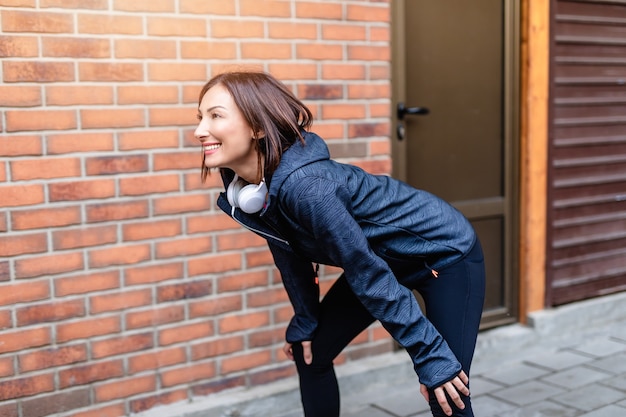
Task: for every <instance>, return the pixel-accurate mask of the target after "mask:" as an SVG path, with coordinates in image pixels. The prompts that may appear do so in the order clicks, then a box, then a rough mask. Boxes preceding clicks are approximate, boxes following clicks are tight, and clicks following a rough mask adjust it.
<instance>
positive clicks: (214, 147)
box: [203, 143, 222, 152]
mask: <svg viewBox="0 0 626 417" xmlns="http://www.w3.org/2000/svg"><path fill="white" fill-rule="evenodd" d="M221 146H222V144H221V143H217V144H213V145H205V146H204V147H203V148H204V151H205V152H212V151H215V150H217V149H219V148H220V147H221Z"/></svg>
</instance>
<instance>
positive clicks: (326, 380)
mask: <svg viewBox="0 0 626 417" xmlns="http://www.w3.org/2000/svg"><path fill="white" fill-rule="evenodd" d="M414 289H415V290H417V291H418V292H419V293H420V295H421V296H422V298H423V299H424V304H425V307H426V317H428V319H429V320H430V321H431V323H432V324H433V325H434V326H435V328H436V329H437V330H438V331H439V333H440V334H441V335H442V336H443V338H444V339H445V340H446V342H447V343H448V345H449V346H450V349H451V350H452V352H454V354H455V355H456V357H457V359H458V360H459V362H460V363H461V366H462V367H463V370H464V371H465V373H466V374H467V375H468V376H469V373H470V372H469V371H470V364H471V362H472V357H473V355H474V347H475V345H476V336H477V334H478V326H479V324H480V318H481V314H482V308H483V302H484V294H485V272H484V263H483V254H482V250H481V248H480V244H479V243H478V242H477V243H476V245H475V246H474V248H473V249H472V251H471V252H470V253H469V254H468V255H467V256H466V257H465V258H463V259H462V260H461V261H459V262H457V263H455V264H454V265H452V266H450V267H448V268H446V269H444V270H441V271H439V277H438V278H427V279H423V280H421V281H420V282H419V283H418V284H417V285H416V287H415V288H414ZM373 321H374V318H373V317H372V316H371V314H370V313H369V312H368V311H367V310H366V309H365V307H363V305H362V304H361V302H360V301H359V300H358V299H357V298H356V296H355V295H354V293H353V292H352V290H351V289H350V287H349V286H348V283H347V282H346V279H345V277H344V276H343V275H342V276H341V277H339V278H338V279H337V281H336V282H335V284H333V286H332V287H331V289H330V290H329V291H328V293H327V294H326V296H325V297H324V299H323V300H322V303H321V309H320V316H319V324H318V328H317V331H316V334H315V339H314V340H313V342H312V351H313V363H312V364H311V365H306V364H305V363H304V361H303V358H302V346H301V345H300V344H297V343H296V344H294V346H293V352H294V357H295V361H296V366H297V369H298V375H299V378H300V394H301V397H302V405H303V407H304V413H305V416H306V417H338V416H339V387H338V385H337V377H336V376H335V371H334V368H333V360H334V359H335V358H336V357H337V355H339V353H341V351H342V350H343V348H344V347H346V346H347V345H348V343H350V341H351V340H352V339H354V338H355V337H356V336H358V335H359V334H360V333H361V332H362V331H363V330H365V329H366V328H367V327H368V326H369V325H370V324H372V323H373ZM415 392H416V393H418V392H419V387H418V385H417V381H416V386H415ZM462 397H464V396H463V395H462ZM463 400H464V402H465V409H464V410H460V409H458V408H457V407H456V406H454V404H452V402H451V401H450V403H451V406H452V409H453V411H454V412H453V415H454V416H465V417H472V416H473V415H474V414H473V412H472V407H471V403H470V399H469V397H464V398H463ZM430 408H431V411H432V413H433V416H436V417H439V416H445V414H444V413H443V411H442V410H441V407H440V406H439V404H438V403H437V400H436V398H435V395H434V393H433V392H432V391H431V392H430Z"/></svg>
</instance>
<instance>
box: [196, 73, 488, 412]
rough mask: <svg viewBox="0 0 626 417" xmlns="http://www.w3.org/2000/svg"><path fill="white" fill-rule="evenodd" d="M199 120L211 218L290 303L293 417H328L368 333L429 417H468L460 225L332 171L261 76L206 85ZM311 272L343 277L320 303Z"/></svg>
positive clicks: (281, 90)
mask: <svg viewBox="0 0 626 417" xmlns="http://www.w3.org/2000/svg"><path fill="white" fill-rule="evenodd" d="M198 111H199V124H198V128H197V129H196V131H195V135H196V138H197V139H198V140H199V141H200V143H201V144H202V147H203V151H204V153H203V155H204V161H203V166H202V178H203V180H204V179H206V175H208V172H209V170H210V169H212V168H219V170H220V173H221V176H222V180H223V183H224V188H225V190H226V192H225V193H221V194H220V197H219V198H218V206H219V207H220V208H221V209H222V210H223V211H224V212H225V213H227V214H228V215H230V216H231V217H232V218H233V219H235V220H236V221H237V222H239V223H240V224H241V225H243V226H245V227H247V228H248V229H249V230H251V231H253V232H255V233H257V234H258V235H259V236H261V237H263V238H265V239H266V240H267V244H268V246H269V249H270V251H271V252H272V255H273V257H274V262H275V264H276V266H277V267H278V269H279V271H280V275H281V278H282V281H283V284H284V286H285V289H286V291H287V294H288V296H289V299H290V301H291V303H292V306H293V309H294V312H295V315H294V317H293V318H292V319H291V321H290V323H289V325H288V327H287V332H286V342H285V344H284V347H283V351H284V353H285V354H286V355H287V357H288V358H290V359H291V360H293V361H295V364H296V369H297V371H298V374H299V376H300V393H301V398H302V404H303V408H304V411H305V415H306V416H307V417H336V416H339V413H340V407H339V387H338V384H337V379H336V376H335V373H334V368H333V361H334V359H335V358H336V357H337V355H339V353H341V351H342V350H343V349H344V347H346V346H347V345H348V344H349V343H350V342H351V341H352V340H353V339H354V338H355V337H356V336H357V335H358V334H360V333H361V332H362V331H363V330H364V329H366V328H367V327H369V326H370V324H372V323H373V322H374V321H375V320H378V321H380V322H381V324H382V325H383V326H384V327H385V329H386V330H387V331H388V332H389V333H390V334H391V335H392V336H393V337H394V339H395V340H396V341H397V342H398V343H399V344H400V345H402V346H403V347H404V348H405V349H406V350H407V352H408V354H409V355H410V357H411V359H412V361H413V366H414V369H415V371H416V373H417V375H418V376H419V379H420V383H421V389H420V391H421V392H422V394H423V395H424V397H425V398H426V399H427V400H428V401H429V402H430V406H431V409H432V412H433V415H437V416H440V415H444V414H445V415H455V416H472V415H473V413H472V408H471V403H470V399H469V389H468V384H469V377H468V375H469V370H470V364H471V361H472V356H473V352H474V346H475V343H476V336H477V333H478V326H479V323H480V317H481V313H482V307H483V301H484V279H485V276H484V262H483V256H482V250H481V246H480V243H479V241H478V239H477V237H476V234H475V233H474V230H473V229H472V226H471V225H470V223H469V222H468V221H467V219H465V217H463V215H461V213H459V212H458V211H457V210H456V209H454V208H453V207H452V206H450V205H449V204H448V203H446V202H444V201H443V200H441V199H439V198H438V197H436V196H434V195H432V194H430V193H427V192H424V191H421V190H417V189H415V188H412V187H410V186H409V185H407V184H405V183H403V182H400V181H397V180H395V179H393V178H391V177H389V176H386V175H381V176H376V175H372V174H369V173H367V172H365V171H364V170H363V169H361V168H358V167H356V166H352V165H347V164H341V163H338V162H336V161H333V160H331V159H330V155H329V152H328V148H327V146H326V144H325V142H324V140H322V138H320V137H319V136H317V135H316V134H314V133H312V132H309V131H307V129H308V128H309V127H310V126H311V123H312V116H311V112H310V111H309V109H308V108H307V107H306V106H305V105H304V104H302V102H300V101H299V100H298V99H297V98H296V97H295V96H294V95H293V94H292V93H291V92H290V91H289V90H288V89H287V88H286V87H285V86H284V85H283V84H282V83H280V82H279V81H278V80H276V79H275V78H274V77H272V76H271V75H268V74H265V73H261V72H235V73H226V74H222V75H218V76H216V77H215V78H214V79H212V80H211V81H209V82H208V83H207V84H206V85H205V86H204V88H203V89H202V91H201V93H200V97H199V107H198ZM257 184H258V185H257ZM315 264H317V265H319V264H326V265H332V266H335V267H339V268H341V269H342V270H343V274H342V275H341V276H340V277H339V278H338V279H337V280H336V281H335V283H334V284H333V285H332V287H331V288H330V290H329V291H328V293H327V294H325V295H324V297H323V299H322V301H321V302H320V289H319V286H318V279H317V268H316V267H314V265H315ZM412 290H417V291H418V292H420V294H421V295H422V298H423V299H424V301H425V305H426V317H425V316H424V315H423V314H422V312H421V310H420V307H419V306H418V304H417V300H416V299H415V297H414V295H413V293H412ZM416 390H417V389H416ZM320 398H324V401H319V399H320Z"/></svg>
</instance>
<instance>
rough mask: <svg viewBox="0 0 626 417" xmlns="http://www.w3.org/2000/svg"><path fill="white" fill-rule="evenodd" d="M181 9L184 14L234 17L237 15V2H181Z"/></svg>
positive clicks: (226, 0) (222, 0)
mask: <svg viewBox="0 0 626 417" xmlns="http://www.w3.org/2000/svg"><path fill="white" fill-rule="evenodd" d="M179 7H180V11H181V12H182V13H198V14H207V15H213V14H215V15H227V16H233V15H235V13H236V9H235V0H220V1H219V2H218V3H215V2H212V1H203V2H198V1H197V0H179Z"/></svg>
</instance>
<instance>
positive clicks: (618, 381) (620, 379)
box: [602, 373, 626, 395]
mask: <svg viewBox="0 0 626 417" xmlns="http://www.w3.org/2000/svg"><path fill="white" fill-rule="evenodd" d="M602 385H606V386H609V387H611V388H616V389H618V390H620V391H624V392H625V393H626V373H625V374H623V375H620V376H617V377H615V378H609V379H607V380H606V381H602ZM625 395H626V394H625Z"/></svg>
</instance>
